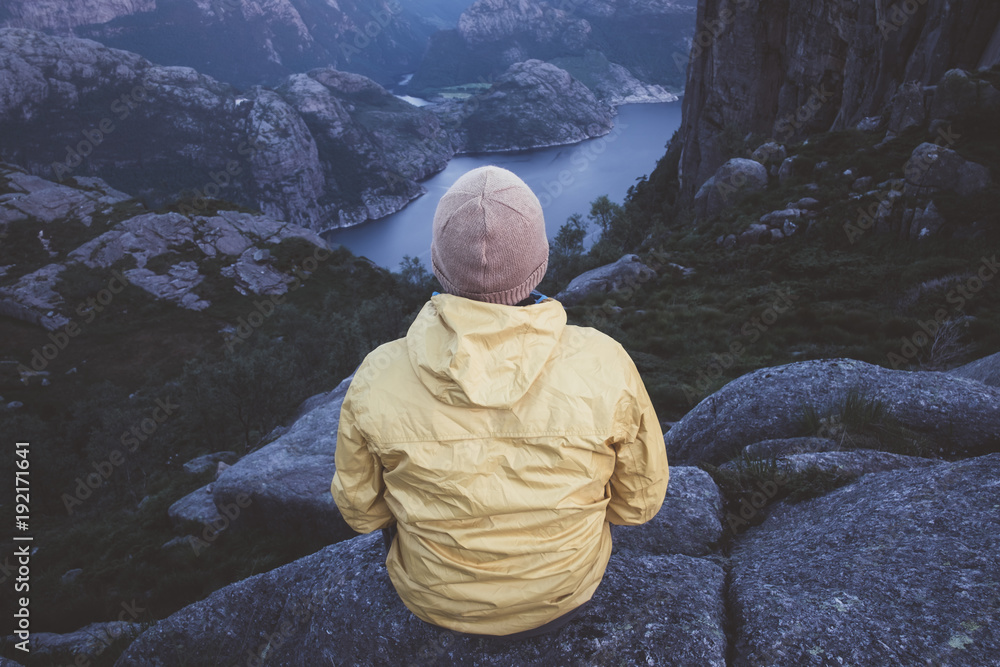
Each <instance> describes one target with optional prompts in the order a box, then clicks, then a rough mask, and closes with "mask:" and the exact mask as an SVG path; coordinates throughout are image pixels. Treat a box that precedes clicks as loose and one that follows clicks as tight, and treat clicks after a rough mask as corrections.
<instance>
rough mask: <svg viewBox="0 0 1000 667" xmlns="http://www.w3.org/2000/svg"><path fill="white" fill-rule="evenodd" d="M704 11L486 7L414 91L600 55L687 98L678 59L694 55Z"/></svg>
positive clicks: (493, 1) (436, 40) (446, 33)
mask: <svg viewBox="0 0 1000 667" xmlns="http://www.w3.org/2000/svg"><path fill="white" fill-rule="evenodd" d="M696 5H697V3H696V2H695V0H645V1H643V0H627V1H626V0H621V1H619V2H604V1H601V0H581V1H579V2H555V1H553V2H548V1H543V2H527V1H526V0H478V1H477V2H476V3H474V4H473V5H472V6H470V7H469V8H468V9H467V10H466V11H465V12H463V14H462V16H461V17H460V18H459V21H458V27H457V28H456V29H454V30H442V31H440V32H438V33H436V34H435V35H434V36H433V37H432V38H431V42H430V46H429V48H428V51H427V55H426V56H425V57H424V59H423V61H422V62H421V64H420V68H419V69H418V70H417V72H416V74H415V75H414V77H413V80H412V81H411V82H410V89H411V90H414V91H417V92H421V91H425V92H426V91H433V90H435V89H441V88H447V87H449V86H455V85H460V84H464V83H470V82H486V81H492V80H493V79H494V78H495V77H496V76H498V75H499V74H501V73H502V72H504V71H505V70H506V69H507V68H508V67H509V66H511V65H512V64H514V63H516V62H521V61H524V60H528V59H539V60H549V61H552V60H553V59H563V60H566V59H574V58H575V59H581V60H582V59H584V58H585V57H587V56H588V55H592V54H594V53H598V54H601V55H603V57H604V58H606V60H607V61H609V62H611V63H615V64H617V65H619V66H622V67H624V68H625V69H627V70H628V71H629V72H630V74H631V75H632V76H634V77H635V78H636V79H638V80H639V81H641V82H643V83H645V84H653V85H662V86H670V87H672V88H673V89H675V90H679V89H680V88H682V87H683V83H684V71H683V67H678V66H677V65H676V63H675V59H674V58H673V54H685V53H687V51H688V48H689V46H690V39H691V35H692V33H693V32H694V18H695V11H696ZM582 64H583V63H578V66H582ZM562 66H564V67H565V65H562ZM573 74H574V75H575V76H578V78H580V77H579V75H577V73H576V72H573Z"/></svg>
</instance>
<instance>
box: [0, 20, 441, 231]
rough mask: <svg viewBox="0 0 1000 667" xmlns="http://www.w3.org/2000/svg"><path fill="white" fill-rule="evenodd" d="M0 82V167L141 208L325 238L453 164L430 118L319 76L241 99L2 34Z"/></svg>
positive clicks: (181, 72) (373, 90) (160, 71)
mask: <svg viewBox="0 0 1000 667" xmlns="http://www.w3.org/2000/svg"><path fill="white" fill-rule="evenodd" d="M0 79H2V82H3V89H4V94H3V96H2V97H0V120H2V121H3V122H4V124H5V128H9V130H10V131H5V132H4V133H3V136H2V137H0V156H2V157H3V159H5V160H7V161H9V162H13V163H15V164H18V165H21V166H22V167H25V168H26V169H28V170H29V171H31V172H32V173H35V174H38V175H40V176H43V177H47V178H52V179H55V180H62V179H65V178H68V177H71V176H100V177H102V178H104V179H106V180H107V181H108V182H109V183H110V184H111V185H112V186H114V187H116V188H118V189H120V190H123V191H125V192H128V193H130V194H132V195H136V196H139V197H141V198H142V199H143V200H144V202H146V203H147V204H149V205H150V206H152V207H154V208H155V207H157V206H163V205H166V204H170V203H176V202H182V203H184V205H186V206H188V207H189V208H193V209H195V210H197V209H203V208H204V207H205V201H206V200H209V199H225V200H228V201H232V202H235V203H239V204H243V205H246V206H250V207H252V208H255V209H259V210H260V211H262V212H264V213H266V214H268V215H270V216H272V217H275V218H277V219H281V220H287V221H290V222H295V223H297V224H301V225H303V226H306V227H309V228H311V229H316V230H323V229H330V228H335V227H339V226H343V225H349V224H356V223H358V222H363V221H365V220H368V219H371V218H377V217H381V216H383V215H387V214H388V213H392V212H394V211H396V210H398V209H400V208H402V207H403V206H404V205H405V204H406V203H407V202H408V201H410V200H411V199H413V198H414V197H416V196H418V195H419V194H420V193H421V192H422V190H421V189H420V186H419V185H417V183H416V180H418V179H421V178H425V177H427V176H428V175H430V174H431V173H433V172H434V171H437V170H439V169H441V168H443V167H444V165H445V164H446V163H447V160H448V159H449V158H450V157H451V155H452V153H453V150H452V148H451V145H450V142H449V138H448V137H447V135H446V134H445V133H444V132H442V131H441V129H440V125H439V123H438V120H437V117H436V116H434V114H432V113H430V112H429V111H426V110H423V109H418V108H416V107H413V106H412V105H409V104H407V103H405V102H403V101H401V100H398V99H396V98H395V97H393V96H392V95H390V94H389V93H388V92H386V91H385V90H384V89H382V88H381V87H380V86H379V85H378V84H376V83H374V82H373V81H371V80H369V79H366V78H365V77H363V76H360V75H354V74H344V73H340V72H337V71H335V70H332V69H321V70H316V71H314V72H311V73H309V74H297V75H293V76H292V77H289V78H288V79H287V80H286V81H284V82H283V83H282V85H280V86H279V87H278V90H277V92H275V91H273V90H269V89H266V88H261V87H253V88H251V89H250V90H248V91H246V92H245V93H242V94H241V93H240V92H239V91H238V90H237V89H235V88H233V87H232V86H230V85H228V84H225V83H221V82H219V81H217V80H215V79H213V78H211V77H209V76H206V75H204V74H200V73H198V72H197V71H195V70H192V69H190V68H187V67H173V66H170V67H165V66H159V65H154V64H153V63H150V62H149V61H148V60H146V59H144V58H142V57H141V56H139V55H136V54H134V53H129V52H127V51H119V50H117V49H109V48H107V47H104V46H102V45H100V44H98V43H96V42H93V41H90V40H83V39H76V38H60V37H53V36H48V35H44V34H42V33H39V32H35V31H30V30H24V29H11V28H9V29H0Z"/></svg>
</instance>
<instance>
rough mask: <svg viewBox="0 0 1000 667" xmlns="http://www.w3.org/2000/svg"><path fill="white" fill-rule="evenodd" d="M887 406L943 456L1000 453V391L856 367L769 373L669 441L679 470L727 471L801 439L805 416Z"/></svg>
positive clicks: (941, 377)
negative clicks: (742, 456) (862, 401)
mask: <svg viewBox="0 0 1000 667" xmlns="http://www.w3.org/2000/svg"><path fill="white" fill-rule="evenodd" d="M852 391H854V392H859V393H860V394H861V395H863V396H864V397H865V398H866V399H868V400H870V401H878V402H880V403H881V404H882V405H883V406H884V408H885V410H886V412H887V413H888V414H889V415H891V416H892V417H893V418H894V419H896V420H897V421H898V422H899V423H900V424H901V425H902V426H903V427H906V428H909V429H911V430H913V431H914V432H916V433H918V434H922V435H924V436H926V437H928V438H930V439H931V440H934V439H935V438H936V439H937V440H936V441H937V442H938V443H939V445H940V446H941V447H942V448H946V449H945V451H944V452H943V453H946V454H950V455H954V454H958V455H964V456H974V455H978V454H985V453H987V452H995V451H1000V390H997V389H995V388H992V387H988V386H986V385H984V384H981V383H979V382H975V381H972V380H966V379H964V378H957V377H954V376H951V375H947V374H945V373H936V372H912V371H894V370H888V369H885V368H882V367H879V366H873V365H871V364H866V363H864V362H861V361H855V360H852V359H831V360H823V361H804V362H800V363H794V364H788V365H786V366H778V367H775V368H763V369H760V370H758V371H754V372H753V373H749V374H747V375H744V376H743V377H741V378H739V379H737V380H734V381H733V382H730V383H729V384H727V385H726V386H725V387H723V388H722V389H721V390H719V391H718V392H716V393H715V394H713V395H712V396H709V397H708V398H706V399H705V400H703V401H702V402H701V403H699V404H698V405H697V406H696V407H695V408H694V409H693V410H692V411H691V412H689V413H688V414H687V415H685V416H684V418H683V419H682V420H681V421H680V422H678V423H677V424H675V425H674V426H673V428H671V429H670V431H668V432H667V434H666V435H665V436H664V439H665V441H666V444H667V453H668V456H669V457H670V460H671V461H674V462H676V463H683V462H699V461H704V462H708V463H712V464H719V463H722V462H724V461H727V460H729V459H730V458H732V457H733V456H735V455H736V454H738V453H739V452H740V451H741V450H742V449H743V448H744V447H746V446H747V445H750V444H753V443H756V442H759V441H761V440H768V439H774V438H787V437H791V436H796V435H799V432H800V431H801V429H802V426H803V418H804V410H806V409H809V408H811V409H813V410H815V412H816V414H817V415H818V416H819V417H821V418H822V417H827V416H829V415H831V414H834V413H835V412H836V410H837V406H839V405H842V404H843V402H844V400H845V399H846V398H847V396H848V394H850V393H851V392H852Z"/></svg>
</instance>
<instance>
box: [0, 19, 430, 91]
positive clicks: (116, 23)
mask: <svg viewBox="0 0 1000 667" xmlns="http://www.w3.org/2000/svg"><path fill="white" fill-rule="evenodd" d="M0 27H15V28H31V29H35V30H45V31H49V32H53V33H55V34H61V35H67V34H74V35H77V36H80V37H89V38H92V39H95V40H97V41H99V42H102V43H103V44H106V45H107V46H111V47H114V48H120V49H126V50H129V51H133V52H135V53H139V54H141V55H143V56H145V57H146V58H148V59H150V60H153V61H155V62H158V63H162V64H165V65H183V66H186V67H192V68H194V69H197V70H198V71H201V72H205V73H206V74H209V75H210V76H212V77H214V78H216V79H219V80H222V81H226V82H229V83H232V84H235V85H238V86H251V85H256V84H271V85H273V84H276V83H277V81H278V80H280V79H281V78H283V77H285V76H287V75H289V74H292V73H295V72H303V71H306V70H309V69H312V68H315V67H326V66H331V67H337V68H338V69H343V70H348V71H353V72H359V73H362V74H366V75H369V76H373V77H375V78H376V79H377V80H379V81H380V82H381V83H384V84H390V83H395V82H396V81H397V80H398V78H399V77H400V76H401V75H402V74H405V73H407V72H412V71H413V70H414V69H415V68H416V66H417V63H418V62H419V59H420V57H421V55H422V53H423V49H424V44H425V41H426V39H427V37H428V35H429V34H430V32H431V31H432V30H433V27H432V26H427V25H425V24H423V22H422V21H421V20H420V19H419V17H418V16H417V15H416V13H414V12H412V11H410V10H407V9H404V7H403V6H402V5H401V4H400V3H399V2H394V1H391V0H350V1H349V2H310V1H308V0H270V1H268V2H250V1H249V0H159V1H158V2H156V1H154V0H87V1H86V2H74V3H71V4H69V3H65V2H58V1H52V0H43V1H42V2H35V1H34V0H11V1H10V2H7V3H5V8H4V11H3V13H2V14H0Z"/></svg>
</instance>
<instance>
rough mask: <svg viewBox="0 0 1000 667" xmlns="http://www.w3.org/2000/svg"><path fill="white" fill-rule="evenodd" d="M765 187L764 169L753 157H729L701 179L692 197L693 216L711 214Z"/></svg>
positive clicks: (765, 173) (765, 174) (765, 170)
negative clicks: (704, 178)
mask: <svg viewBox="0 0 1000 667" xmlns="http://www.w3.org/2000/svg"><path fill="white" fill-rule="evenodd" d="M766 187H767V169H766V168H765V167H764V165H763V164H761V163H760V162H758V161H757V160H746V159H743V158H733V159H732V160H729V161H728V162H726V163H725V164H724V165H722V166H721V167H719V168H718V170H717V171H716V172H715V174H714V175H713V176H712V177H711V178H710V179H708V180H707V181H705V184H704V185H702V186H701V188H700V189H699V190H698V194H696V195H695V198H694V207H695V215H697V216H699V217H711V216H713V215H717V214H718V213H719V212H720V211H722V209H724V208H726V207H727V206H735V205H736V204H739V203H740V202H741V201H742V200H743V198H744V197H746V196H747V195H748V194H751V193H753V192H760V191H761V190H763V189H764V188H766Z"/></svg>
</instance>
